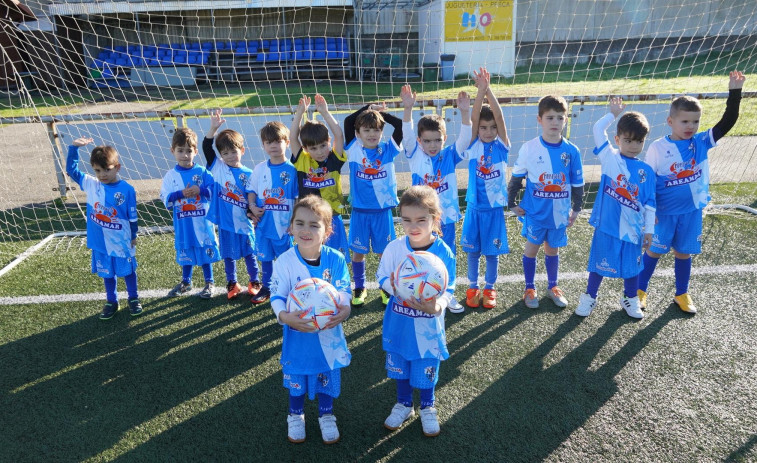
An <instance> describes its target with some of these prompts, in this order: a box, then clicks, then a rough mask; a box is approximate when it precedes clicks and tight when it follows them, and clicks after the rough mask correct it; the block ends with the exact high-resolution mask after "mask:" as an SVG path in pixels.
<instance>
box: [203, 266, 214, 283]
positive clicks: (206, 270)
mask: <svg viewBox="0 0 757 463" xmlns="http://www.w3.org/2000/svg"><path fill="white" fill-rule="evenodd" d="M202 277H203V278H205V283H213V266H212V265H211V264H202Z"/></svg>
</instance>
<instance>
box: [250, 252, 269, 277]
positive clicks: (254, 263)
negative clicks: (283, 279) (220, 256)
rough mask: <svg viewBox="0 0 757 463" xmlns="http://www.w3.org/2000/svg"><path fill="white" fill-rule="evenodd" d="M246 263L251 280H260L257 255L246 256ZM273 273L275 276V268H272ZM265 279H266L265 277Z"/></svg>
mask: <svg viewBox="0 0 757 463" xmlns="http://www.w3.org/2000/svg"><path fill="white" fill-rule="evenodd" d="M244 264H245V265H246V266H247V274H248V275H250V281H260V280H259V279H258V260H257V259H256V258H255V255H254V254H250V255H249V256H244ZM271 265H273V263H271ZM271 275H272V276H273V269H271ZM263 279H264V280H265V278H263Z"/></svg>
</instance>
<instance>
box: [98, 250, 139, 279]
mask: <svg viewBox="0 0 757 463" xmlns="http://www.w3.org/2000/svg"><path fill="white" fill-rule="evenodd" d="M136 270H137V258H136V257H113V256H109V255H107V254H103V253H102V252H97V251H95V250H94V249H93V250H92V273H96V274H97V276H99V277H101V278H115V277H122V278H123V277H125V276H129V275H131V274H132V273H134V272H135V271H136Z"/></svg>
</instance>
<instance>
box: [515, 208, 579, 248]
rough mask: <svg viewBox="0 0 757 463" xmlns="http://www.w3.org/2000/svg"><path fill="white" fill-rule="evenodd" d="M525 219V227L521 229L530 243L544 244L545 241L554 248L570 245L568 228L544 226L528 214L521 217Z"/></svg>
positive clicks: (521, 232)
mask: <svg viewBox="0 0 757 463" xmlns="http://www.w3.org/2000/svg"><path fill="white" fill-rule="evenodd" d="M519 219H522V221H523V228H522V229H521V231H520V234H521V236H523V237H524V238H526V239H527V240H528V242H529V243H533V244H542V243H544V242H545V241H546V242H547V244H549V245H550V246H551V247H553V248H562V247H565V246H567V245H568V230H567V228H565V227H562V228H544V227H541V226H539V225H537V224H535V223H533V221H531V219H529V218H528V215H525V216H524V217H519Z"/></svg>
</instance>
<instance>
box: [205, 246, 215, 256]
mask: <svg viewBox="0 0 757 463" xmlns="http://www.w3.org/2000/svg"><path fill="white" fill-rule="evenodd" d="M215 253H216V252H215V251H214V250H213V248H207V249H205V255H206V256H208V257H210V258H213V255H214V254H215Z"/></svg>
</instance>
